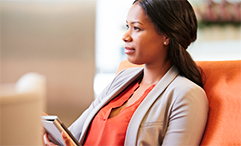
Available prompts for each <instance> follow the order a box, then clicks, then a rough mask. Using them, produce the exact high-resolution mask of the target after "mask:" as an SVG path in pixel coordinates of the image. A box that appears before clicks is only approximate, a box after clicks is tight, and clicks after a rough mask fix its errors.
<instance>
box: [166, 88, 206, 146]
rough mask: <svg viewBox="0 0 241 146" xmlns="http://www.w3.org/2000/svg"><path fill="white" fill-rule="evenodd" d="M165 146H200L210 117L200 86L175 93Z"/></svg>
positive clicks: (204, 95)
mask: <svg viewBox="0 0 241 146" xmlns="http://www.w3.org/2000/svg"><path fill="white" fill-rule="evenodd" d="M174 94H175V95H174V96H175V97H176V98H175V100H174V101H173V102H172V103H171V106H170V109H169V110H170V111H169V113H170V114H169V124H168V127H167V132H166V135H165V136H164V139H163V143H162V144H163V145H164V146H170V145H172V146H181V145H193V146H194V145H199V144H200V141H201V139H202V136H203V132H204V129H205V126H206V122H207V117H208V100H207V97H206V94H205V92H204V90H203V89H202V88H200V87H199V86H191V87H188V88H187V89H186V90H182V91H181V90H180V91H178V92H175V93H174Z"/></svg>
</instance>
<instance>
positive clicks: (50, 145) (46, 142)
mask: <svg viewBox="0 0 241 146" xmlns="http://www.w3.org/2000/svg"><path fill="white" fill-rule="evenodd" d="M43 142H44V146H57V145H55V144H54V143H52V142H51V141H49V138H48V133H47V132H45V133H44V139H43Z"/></svg>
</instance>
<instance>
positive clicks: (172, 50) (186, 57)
mask: <svg viewBox="0 0 241 146" xmlns="http://www.w3.org/2000/svg"><path fill="white" fill-rule="evenodd" d="M137 2H138V4H139V5H140V6H141V7H142V8H143V9H144V10H145V12H146V15H147V17H148V18H149V19H150V21H151V22H152V23H154V24H155V27H156V29H157V31H158V32H159V33H160V34H165V35H167V36H168V37H169V39H170V41H169V45H168V56H167V58H166V61H168V60H170V61H171V62H172V63H173V64H174V65H175V66H176V67H177V68H178V69H179V71H180V75H182V76H185V77H186V78H188V79H190V80H191V81H193V82H194V83H196V84H198V85H199V86H201V87H203V83H202V79H201V73H200V72H202V71H201V68H198V67H197V65H196V63H195V62H194V61H193V59H192V57H191V56H190V54H189V53H188V52H187V51H186V49H187V48H188V46H189V45H190V44H191V42H194V41H195V40H196V38H197V19H196V16H195V13H194V10H193V8H192V6H191V5H190V3H189V2H188V1H187V0H135V1H134V3H137ZM134 3H133V4H134Z"/></svg>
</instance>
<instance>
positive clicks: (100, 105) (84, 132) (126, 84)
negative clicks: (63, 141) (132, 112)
mask: <svg viewBox="0 0 241 146" xmlns="http://www.w3.org/2000/svg"><path fill="white" fill-rule="evenodd" d="M142 72H143V68H140V69H139V70H138V71H137V73H136V74H133V75H130V77H129V78H128V79H127V80H125V82H124V83H123V84H122V85H120V86H119V87H118V88H116V89H115V90H114V91H113V92H111V93H110V94H109V95H108V96H107V97H105V98H103V100H102V101H101V103H100V104H99V105H98V106H96V107H95V108H94V109H93V110H92V112H91V113H90V115H89V116H88V117H87V119H86V121H85V124H84V126H83V130H82V134H81V136H80V139H79V141H80V143H81V144H83V143H84V140H85V136H86V134H87V131H88V127H89V125H90V124H91V121H92V119H93V118H94V116H95V115H96V114H97V112H98V111H99V110H100V109H101V108H102V107H103V106H104V105H105V104H107V103H108V102H109V101H110V100H112V99H113V98H114V97H116V96H117V95H118V94H119V93H120V92H122V91H123V90H124V89H125V88H126V87H127V86H128V85H130V83H132V82H133V81H134V80H135V79H136V78H137V77H139V76H140V75H141V73H142Z"/></svg>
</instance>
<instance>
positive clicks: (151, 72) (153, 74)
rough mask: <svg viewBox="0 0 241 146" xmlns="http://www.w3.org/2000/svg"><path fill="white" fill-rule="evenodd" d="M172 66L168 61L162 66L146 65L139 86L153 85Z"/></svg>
mask: <svg viewBox="0 0 241 146" xmlns="http://www.w3.org/2000/svg"><path fill="white" fill-rule="evenodd" d="M171 66H172V64H171V63H170V61H168V62H166V63H165V64H164V65H161V66H160V65H148V64H146V65H145V67H144V74H143V78H142V81H141V83H140V85H146V86H150V85H155V84H157V83H158V82H159V81H160V80H161V78H162V77H163V76H164V75H165V74H166V72H167V71H168V70H169V69H170V68H171Z"/></svg>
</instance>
